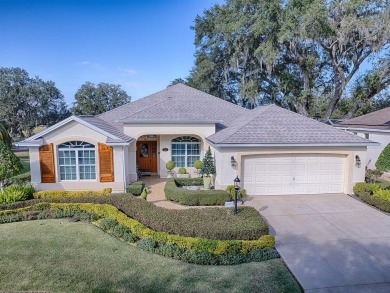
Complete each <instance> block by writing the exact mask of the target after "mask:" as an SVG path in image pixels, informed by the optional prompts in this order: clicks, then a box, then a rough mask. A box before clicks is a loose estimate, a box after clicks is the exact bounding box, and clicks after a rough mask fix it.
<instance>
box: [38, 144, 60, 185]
mask: <svg viewBox="0 0 390 293" xmlns="http://www.w3.org/2000/svg"><path fill="white" fill-rule="evenodd" d="M39 163H40V166H41V182H42V183H55V182H56V176H55V168H54V153H53V144H52V143H50V144H47V145H43V146H41V147H39Z"/></svg>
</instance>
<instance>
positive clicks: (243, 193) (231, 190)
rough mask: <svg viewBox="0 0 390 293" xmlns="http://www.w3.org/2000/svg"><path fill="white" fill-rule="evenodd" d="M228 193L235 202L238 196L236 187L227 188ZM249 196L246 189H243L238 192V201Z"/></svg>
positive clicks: (229, 186)
mask: <svg viewBox="0 0 390 293" xmlns="http://www.w3.org/2000/svg"><path fill="white" fill-rule="evenodd" d="M226 192H227V193H229V194H230V199H231V200H234V197H235V194H236V189H235V188H234V185H228V186H226ZM247 196H248V194H247V192H246V189H244V188H243V189H240V190H238V193H237V198H238V199H243V198H246V197H247Z"/></svg>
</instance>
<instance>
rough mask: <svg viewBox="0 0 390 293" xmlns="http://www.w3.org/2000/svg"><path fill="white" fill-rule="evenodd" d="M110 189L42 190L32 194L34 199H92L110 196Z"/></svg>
mask: <svg viewBox="0 0 390 293" xmlns="http://www.w3.org/2000/svg"><path fill="white" fill-rule="evenodd" d="M111 192H112V189H111V188H104V189H103V190H102V191H96V190H80V191H66V190H42V191H38V192H35V193H34V198H66V197H84V196H85V197H92V196H105V195H110V194H111Z"/></svg>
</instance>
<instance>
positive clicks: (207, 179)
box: [203, 177, 211, 189]
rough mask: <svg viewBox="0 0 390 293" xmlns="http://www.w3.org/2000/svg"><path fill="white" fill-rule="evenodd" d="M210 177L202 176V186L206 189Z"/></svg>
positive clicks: (208, 185) (209, 182) (208, 187)
mask: <svg viewBox="0 0 390 293" xmlns="http://www.w3.org/2000/svg"><path fill="white" fill-rule="evenodd" d="M210 185H211V177H203V186H204V188H206V189H210Z"/></svg>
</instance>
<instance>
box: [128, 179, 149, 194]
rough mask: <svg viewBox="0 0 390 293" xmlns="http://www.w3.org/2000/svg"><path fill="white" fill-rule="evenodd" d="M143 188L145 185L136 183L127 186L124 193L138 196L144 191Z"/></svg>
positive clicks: (139, 182) (140, 182)
mask: <svg viewBox="0 0 390 293" xmlns="http://www.w3.org/2000/svg"><path fill="white" fill-rule="evenodd" d="M144 187H145V184H144V183H143V182H142V181H136V182H133V183H131V184H130V185H129V186H127V188H126V192H127V193H131V194H133V195H140V194H141V193H142V191H143V190H144Z"/></svg>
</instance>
